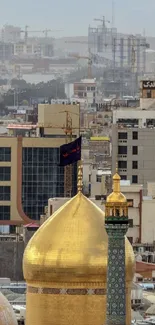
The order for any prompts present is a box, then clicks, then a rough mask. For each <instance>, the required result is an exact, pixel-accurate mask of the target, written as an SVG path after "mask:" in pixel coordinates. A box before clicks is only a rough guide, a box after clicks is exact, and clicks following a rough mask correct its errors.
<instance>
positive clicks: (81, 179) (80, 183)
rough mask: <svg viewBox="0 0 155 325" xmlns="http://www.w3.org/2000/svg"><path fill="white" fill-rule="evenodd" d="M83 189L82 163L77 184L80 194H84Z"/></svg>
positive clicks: (79, 167)
mask: <svg viewBox="0 0 155 325" xmlns="http://www.w3.org/2000/svg"><path fill="white" fill-rule="evenodd" d="M82 188H83V166H82V161H80V163H79V166H78V183H77V190H78V193H80V192H82Z"/></svg>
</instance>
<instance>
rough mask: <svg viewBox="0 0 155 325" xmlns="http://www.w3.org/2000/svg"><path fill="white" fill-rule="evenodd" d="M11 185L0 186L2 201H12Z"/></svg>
mask: <svg viewBox="0 0 155 325" xmlns="http://www.w3.org/2000/svg"><path fill="white" fill-rule="evenodd" d="M10 198H11V196H10V186H0V201H10Z"/></svg>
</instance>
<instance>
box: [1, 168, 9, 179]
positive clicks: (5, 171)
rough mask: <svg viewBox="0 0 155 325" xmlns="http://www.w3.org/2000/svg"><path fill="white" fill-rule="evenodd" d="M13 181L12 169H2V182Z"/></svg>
mask: <svg viewBox="0 0 155 325" xmlns="http://www.w3.org/2000/svg"><path fill="white" fill-rule="evenodd" d="M10 180H11V167H0V181H2V182H4V181H10Z"/></svg>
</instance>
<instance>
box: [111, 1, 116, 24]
mask: <svg viewBox="0 0 155 325" xmlns="http://www.w3.org/2000/svg"><path fill="white" fill-rule="evenodd" d="M114 26H115V2H114V0H112V18H111V27H112V28H113V27H114Z"/></svg>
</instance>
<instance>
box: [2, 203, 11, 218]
mask: <svg viewBox="0 0 155 325" xmlns="http://www.w3.org/2000/svg"><path fill="white" fill-rule="evenodd" d="M0 220H10V206H7V205H0Z"/></svg>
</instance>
